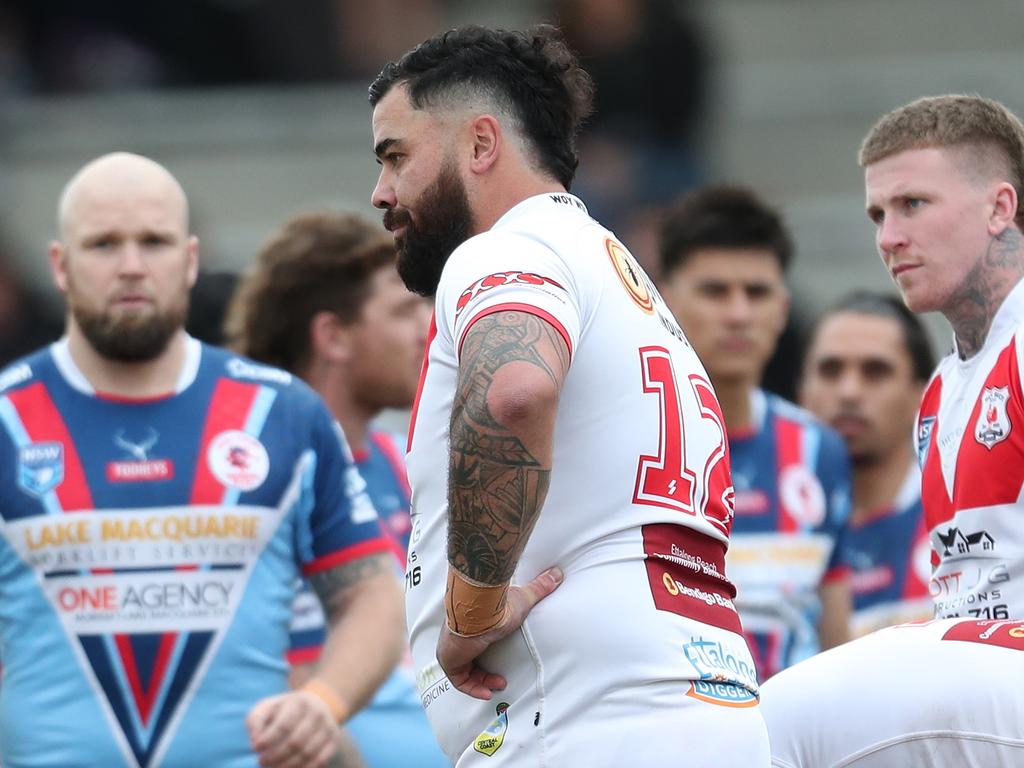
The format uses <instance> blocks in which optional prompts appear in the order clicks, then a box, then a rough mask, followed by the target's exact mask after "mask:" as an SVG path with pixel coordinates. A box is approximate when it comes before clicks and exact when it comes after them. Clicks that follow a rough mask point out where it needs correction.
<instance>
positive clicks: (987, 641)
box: [942, 621, 1024, 651]
mask: <svg viewBox="0 0 1024 768" xmlns="http://www.w3.org/2000/svg"><path fill="white" fill-rule="evenodd" d="M942 639H943V640H960V641H962V642H967V643H982V644H984V645H999V646H1002V647H1003V648H1011V649H1013V650H1015V651H1024V621H958V622H957V623H956V624H954V625H953V626H952V627H950V628H949V629H948V630H947V631H946V634H944V635H943V636H942Z"/></svg>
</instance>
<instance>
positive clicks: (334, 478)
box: [299, 402, 391, 576]
mask: <svg viewBox="0 0 1024 768" xmlns="http://www.w3.org/2000/svg"><path fill="white" fill-rule="evenodd" d="M312 454H313V455H312V457H311V459H310V461H309V462H308V463H307V464H306V465H305V470H304V471H305V473H306V474H305V476H304V477H303V482H302V490H301V493H302V494H303V496H304V502H305V503H304V504H303V505H302V508H303V510H304V511H305V512H306V514H304V515H302V516H301V517H300V526H302V529H301V530H300V531H299V556H300V559H301V565H302V571H303V573H304V574H305V575H307V576H308V575H310V574H313V573H317V572H319V571H323V570H327V569H328V568H334V567H336V566H339V565H344V564H345V563H348V562H350V561H352V560H356V559H358V558H360V557H365V556H366V555H371V554H376V553H378V552H388V551H390V549H391V543H390V540H389V539H388V537H387V536H386V534H385V533H384V531H383V529H382V528H381V525H380V521H379V520H378V518H377V512H376V510H375V509H374V508H373V503H372V502H371V501H370V497H369V495H367V493H366V482H365V481H364V480H363V478H362V476H360V474H359V470H358V469H356V466H355V461H354V460H353V458H352V452H351V450H350V449H349V447H348V442H347V441H346V440H345V436H344V434H343V433H342V431H341V427H340V426H339V425H338V423H337V422H336V421H334V419H332V418H331V415H330V414H329V413H328V411H327V408H326V406H324V405H323V404H322V403H319V402H318V403H317V407H316V410H315V412H314V424H313V435H312Z"/></svg>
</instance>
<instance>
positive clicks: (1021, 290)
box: [917, 282, 1024, 619]
mask: <svg viewBox="0 0 1024 768" xmlns="http://www.w3.org/2000/svg"><path fill="white" fill-rule="evenodd" d="M1022 319H1024V282H1021V283H1018V284H1017V286H1016V287H1015V288H1014V289H1013V290H1012V291H1011V292H1010V294H1009V295H1008V296H1007V297H1006V299H1005V300H1004V301H1003V305H1002V306H1001V307H1000V308H999V311H998V312H997V313H996V316H995V318H994V319H993V321H992V327H991V328H990V329H989V332H988V337H987V338H986V339H985V344H984V345H983V346H982V348H981V350H979V352H978V353H977V354H976V355H974V356H973V357H972V358H970V359H969V360H960V359H959V357H957V355H956V354H955V352H954V354H951V355H949V356H948V357H946V358H945V359H944V360H943V361H942V362H941V363H940V364H939V367H938V370H937V371H936V373H935V376H934V377H933V378H932V381H931V382H930V383H929V385H928V388H927V389H926V390H925V394H924V397H923V399H922V401H921V411H920V414H919V415H918V424H917V444H918V456H919V458H920V460H921V473H922V477H921V503H922V504H923V506H924V513H925V521H926V525H927V526H928V531H929V535H930V537H931V545H932V564H933V566H934V571H933V573H932V578H931V581H930V584H929V591H930V592H931V595H932V598H933V599H934V601H935V615H936V616H949V617H953V616H964V617H975V618H979V619H1006V618H1024V499H1022V495H1021V494H1022V490H1024V402H1022V397H1024V390H1022V388H1021V360H1022V348H1021V347H1022V344H1024V338H1022V333H1021V331H1022Z"/></svg>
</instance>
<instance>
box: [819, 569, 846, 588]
mask: <svg viewBox="0 0 1024 768" xmlns="http://www.w3.org/2000/svg"><path fill="white" fill-rule="evenodd" d="M849 578H850V566H848V565H837V566H836V567H835V568H832V569H830V570H828V571H825V575H824V576H822V577H821V583H822V584H832V583H834V582H837V581H842V580H843V579H849Z"/></svg>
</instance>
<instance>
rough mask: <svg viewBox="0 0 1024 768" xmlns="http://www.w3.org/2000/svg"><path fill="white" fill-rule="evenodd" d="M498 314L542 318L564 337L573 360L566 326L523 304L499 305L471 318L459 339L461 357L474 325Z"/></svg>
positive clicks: (547, 314) (548, 314) (549, 314)
mask: <svg viewBox="0 0 1024 768" xmlns="http://www.w3.org/2000/svg"><path fill="white" fill-rule="evenodd" d="M496 312H525V313H526V314H528V315H533V316H534V317H538V318H540V319H541V320H543V321H544V322H546V323H547V324H548V325H550V326H551V327H552V328H554V329H555V330H556V331H558V333H559V335H560V336H561V337H562V340H563V341H565V346H566V349H568V350H569V359H570V360H571V359H572V341H571V340H570V338H569V334H568V332H567V331H566V330H565V326H564V325H562V323H561V322H560V321H559V320H558V318H556V317H555V316H554V315H552V314H551V313H550V312H546V311H544V310H543V309H541V308H540V307H535V306H533V305H532V304H521V303H508V304H497V305H495V306H493V307H488V308H487V309H484V310H482V311H481V312H480V314H478V315H474V316H473V317H471V318H470V319H469V321H468V322H467V323H466V329H465V330H464V331H463V332H462V336H461V337H460V338H459V352H458V354H459V356H460V357H461V355H462V343H463V342H464V341H465V340H466V334H467V333H469V329H470V328H472V327H473V324H474V323H475V322H476V321H477V320H481V319H483V318H485V317H487V316H488V315H493V314H495V313H496Z"/></svg>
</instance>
